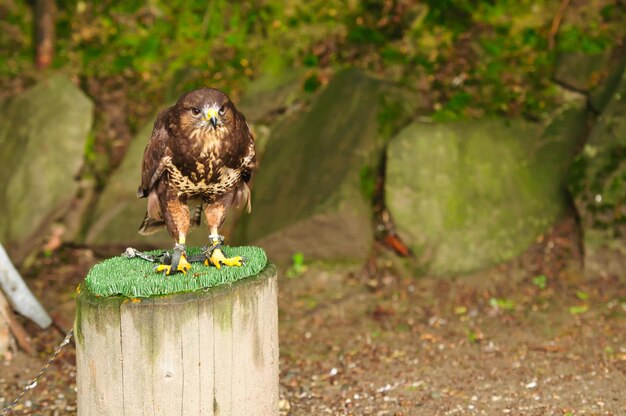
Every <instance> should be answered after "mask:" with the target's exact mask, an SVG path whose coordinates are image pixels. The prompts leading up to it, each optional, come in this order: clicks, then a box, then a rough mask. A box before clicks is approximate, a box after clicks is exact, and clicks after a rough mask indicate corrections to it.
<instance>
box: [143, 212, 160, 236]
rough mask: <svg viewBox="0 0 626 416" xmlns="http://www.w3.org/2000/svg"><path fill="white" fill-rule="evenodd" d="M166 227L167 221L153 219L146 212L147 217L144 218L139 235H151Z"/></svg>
mask: <svg viewBox="0 0 626 416" xmlns="http://www.w3.org/2000/svg"><path fill="white" fill-rule="evenodd" d="M164 226H165V221H163V220H156V219H154V218H151V217H150V216H149V215H148V213H147V212H146V216H145V217H144V218H143V221H142V222H141V226H140V227H139V234H141V235H151V234H154V233H156V232H157V231H160V230H161V229H162V228H163V227H164Z"/></svg>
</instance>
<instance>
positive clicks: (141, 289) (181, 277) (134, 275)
mask: <svg viewBox="0 0 626 416" xmlns="http://www.w3.org/2000/svg"><path fill="white" fill-rule="evenodd" d="M222 251H223V253H224V255H225V256H226V257H232V256H242V257H244V258H245V259H246V262H245V264H244V265H243V266H241V267H228V266H222V268H221V269H219V270H218V269H217V268H215V267H213V266H205V265H204V264H203V263H200V262H194V263H191V270H189V271H188V272H187V274H186V275H185V274H183V273H176V274H173V275H170V276H165V275H164V274H163V273H157V272H155V271H154V268H155V266H157V265H158V263H151V262H149V261H147V260H144V259H141V258H137V257H135V258H132V259H129V258H126V257H122V256H118V257H113V258H110V259H107V260H105V261H103V262H101V263H98V264H96V265H95V266H93V267H92V268H91V270H89V273H87V278H86V279H85V285H86V286H87V288H88V289H89V290H90V291H91V292H92V293H93V294H95V295H97V296H115V295H122V296H126V297H129V298H145V297H150V296H159V295H169V294H172V293H178V292H190V291H194V290H198V289H205V288H211V287H215V286H219V285H224V284H229V283H233V282H236V281H238V280H241V279H245V278H246V277H250V276H254V275H256V274H258V273H259V272H260V271H261V270H263V268H265V265H266V264H267V256H266V255H265V252H264V251H263V250H262V249H260V248H258V247H249V246H244V247H228V246H223V247H222ZM201 252H202V249H201V248H199V247H189V248H187V256H188V257H189V256H194V255H198V254H201ZM148 253H149V254H153V255H159V254H161V253H162V250H156V251H151V252H148Z"/></svg>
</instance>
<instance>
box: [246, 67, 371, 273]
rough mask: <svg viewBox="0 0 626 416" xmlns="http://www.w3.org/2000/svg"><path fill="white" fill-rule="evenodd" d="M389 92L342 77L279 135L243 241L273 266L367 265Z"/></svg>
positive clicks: (355, 73)
mask: <svg viewBox="0 0 626 416" xmlns="http://www.w3.org/2000/svg"><path fill="white" fill-rule="evenodd" d="M382 93H383V85H382V84H381V83H380V82H379V81H376V80H374V79H372V78H369V77H368V76H366V75H364V74H363V73H362V72H360V71H359V70H356V69H348V70H344V71H342V72H340V73H338V74H337V75H336V76H335V77H334V78H333V79H332V81H331V82H330V83H329V85H328V86H327V87H326V89H325V90H324V91H323V92H322V93H321V94H320V96H319V97H318V98H317V99H316V100H315V101H314V102H313V104H312V106H311V108H310V111H308V112H306V113H303V114H299V115H297V116H295V117H291V118H289V119H287V120H284V121H283V123H282V124H281V125H279V126H277V127H276V128H275V129H273V130H272V135H271V137H270V139H269V142H268V145H267V148H266V151H265V155H264V159H263V163H262V165H261V166H260V168H259V170H258V172H257V174H256V179H255V183H254V188H253V191H252V194H253V199H252V214H251V215H249V216H246V217H244V218H243V222H242V224H240V227H239V229H238V232H237V235H238V237H239V238H238V239H239V241H240V242H241V241H245V242H251V243H254V244H257V245H259V246H261V247H263V248H264V249H265V250H266V251H267V252H268V254H269V255H270V257H271V258H272V260H273V261H278V262H284V261H286V260H288V259H289V258H290V257H291V256H292V255H293V254H294V253H297V252H302V253H303V254H304V256H305V257H306V258H307V259H317V260H342V261H362V260H363V259H364V258H365V256H366V255H367V253H368V251H369V249H370V245H371V242H372V240H373V233H372V227H371V219H372V216H371V203H370V200H369V197H368V196H367V195H366V194H367V189H368V188H369V185H370V184H369V183H368V181H373V179H372V178H371V175H369V174H368V173H371V172H373V171H374V169H375V167H376V166H377V164H378V162H379V159H380V154H381V150H382V146H383V140H382V138H381V135H380V133H379V129H380V124H379V120H378V117H379V114H380V111H381V110H382V107H381V94H382Z"/></svg>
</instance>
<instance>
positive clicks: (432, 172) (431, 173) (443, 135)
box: [385, 108, 586, 275]
mask: <svg viewBox="0 0 626 416" xmlns="http://www.w3.org/2000/svg"><path fill="white" fill-rule="evenodd" d="M584 114H585V113H584V111H583V110H582V109H581V108H569V109H566V110H564V111H563V112H561V113H560V114H558V115H556V116H555V117H554V119H553V121H552V122H551V123H550V124H548V126H547V127H546V128H545V129H543V128H542V127H541V126H540V125H537V124H533V123H530V122H526V121H523V120H505V119H492V120H476V121H463V122H455V123H448V124H428V123H414V124H412V125H410V126H409V127H407V128H406V129H404V130H403V131H402V132H401V133H400V134H399V135H398V136H397V137H395V138H394V139H393V140H392V142H391V143H390V146H389V150H388V155H387V171H386V183H385V198H386V203H387V207H388V209H389V211H390V213H391V216H392V219H393V221H394V223H395V225H396V227H397V229H398V231H399V233H400V236H401V237H402V238H403V240H404V241H405V242H406V243H407V244H408V245H409V246H410V248H411V249H412V250H413V252H414V254H415V256H416V259H417V265H418V266H419V268H420V269H422V270H425V271H427V272H429V273H432V274H436V275H456V274H461V273H468V272H471V271H474V270H480V269H483V268H486V267H489V266H491V265H494V264H497V263H500V262H503V261H507V260H510V259H512V258H514V257H515V256H517V255H518V254H520V253H522V252H523V251H524V250H525V249H526V248H527V247H528V246H529V245H530V244H531V243H532V241H533V240H534V239H535V238H536V237H537V235H538V234H540V233H541V232H543V231H545V230H546V229H547V228H548V227H549V226H550V225H551V224H552V223H553V222H554V220H555V219H556V218H557V217H558V216H559V214H561V212H563V210H564V208H565V206H566V197H565V179H566V177H567V174H568V171H569V166H570V165H571V161H572V159H573V153H574V149H575V146H576V144H577V143H578V142H579V141H580V138H581V134H583V133H584V125H585V120H586V119H585V115H584Z"/></svg>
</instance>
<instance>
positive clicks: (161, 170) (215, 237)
mask: <svg viewBox="0 0 626 416" xmlns="http://www.w3.org/2000/svg"><path fill="white" fill-rule="evenodd" d="M255 164H256V157H255V149H254V137H253V136H252V134H251V133H250V130H249V129H248V125H247V124H246V119H245V117H244V116H243V114H241V113H240V112H239V111H237V109H236V108H235V106H234V104H233V103H232V101H230V99H229V98H228V96H227V95H226V94H224V93H223V92H222V91H220V90H217V89H213V88H201V89H197V90H194V91H191V92H188V93H186V94H184V95H183V96H182V97H180V98H179V99H178V101H177V102H176V104H174V105H173V106H172V107H169V108H167V109H165V110H163V111H161V112H160V113H159V115H158V116H157V119H156V121H155V123H154V128H153V130H152V137H151V138H150V140H149V142H148V145H147V146H146V150H145V152H144V156H143V166H142V172H141V185H140V186H139V189H138V190H137V196H138V197H140V198H148V209H147V212H146V215H145V218H144V220H143V223H142V224H141V227H140V228H139V233H140V234H143V235H149V234H152V233H154V232H156V231H158V230H159V229H161V228H162V227H163V226H165V228H166V229H167V231H168V232H169V234H170V236H171V237H172V238H173V239H174V243H175V244H174V254H173V256H172V261H171V264H169V265H168V264H161V265H160V266H158V267H157V269H156V270H157V271H159V272H160V271H164V272H165V273H166V274H172V273H176V272H178V271H181V272H183V273H186V272H187V270H189V269H190V268H191V265H190V264H189V262H188V261H187V258H186V253H185V240H186V237H187V233H188V231H189V228H190V225H191V223H194V224H196V225H197V224H199V222H200V216H201V211H200V209H197V211H196V212H195V213H194V215H193V218H192V216H191V215H190V210H189V205H188V203H189V202H190V201H192V200H198V201H199V202H200V206H199V208H200V207H203V209H204V214H205V217H206V221H207V223H208V228H209V245H208V247H207V251H206V260H205V264H207V265H209V264H212V265H214V266H215V267H217V268H218V269H219V268H220V267H221V266H241V265H242V264H243V258H241V257H240V256H236V257H231V258H227V257H226V256H225V255H224V254H223V253H222V250H221V249H220V247H221V244H222V242H223V241H224V237H223V236H221V235H220V234H219V229H220V227H221V225H222V223H223V222H224V219H225V218H226V213H227V212H228V209H229V208H230V207H231V206H232V205H240V204H242V203H245V204H246V205H247V209H248V212H250V189H249V187H248V185H247V183H248V181H249V180H250V177H251V175H252V172H253V170H254V168H255Z"/></svg>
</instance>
